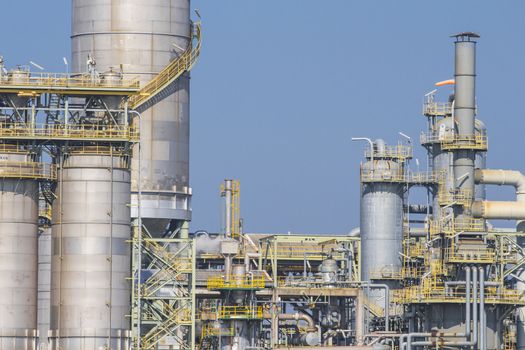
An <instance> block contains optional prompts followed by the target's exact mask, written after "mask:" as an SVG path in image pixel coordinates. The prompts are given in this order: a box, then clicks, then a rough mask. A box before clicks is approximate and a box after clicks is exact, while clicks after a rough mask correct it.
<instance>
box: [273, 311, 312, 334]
mask: <svg viewBox="0 0 525 350" xmlns="http://www.w3.org/2000/svg"><path fill="white" fill-rule="evenodd" d="M263 317H264V318H266V319H271V318H272V315H271V314H269V313H266V312H265V313H264V314H263ZM277 318H278V319H279V320H295V321H301V320H302V321H305V322H306V323H308V328H307V330H308V332H317V327H316V325H315V321H314V319H313V318H312V317H311V316H309V315H307V314H303V313H300V312H296V313H293V314H278V315H277Z"/></svg>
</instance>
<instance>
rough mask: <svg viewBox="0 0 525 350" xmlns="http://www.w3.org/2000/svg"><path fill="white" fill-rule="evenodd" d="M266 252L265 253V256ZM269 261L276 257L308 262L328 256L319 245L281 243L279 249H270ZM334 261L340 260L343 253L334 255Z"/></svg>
mask: <svg viewBox="0 0 525 350" xmlns="http://www.w3.org/2000/svg"><path fill="white" fill-rule="evenodd" d="M264 255H265V252H263V256H264ZM267 256H268V258H269V259H273V258H274V257H275V258H277V259H301V260H302V259H304V257H305V256H306V259H308V260H319V259H324V258H325V257H326V254H323V251H322V247H320V246H319V245H317V244H315V245H310V244H308V243H300V244H299V243H296V244H293V243H279V244H278V246H277V249H274V248H273V247H269V248H268V254H267ZM332 256H333V257H334V259H338V258H340V257H341V256H342V253H337V254H332Z"/></svg>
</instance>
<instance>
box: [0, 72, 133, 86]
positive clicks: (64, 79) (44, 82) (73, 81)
mask: <svg viewBox="0 0 525 350" xmlns="http://www.w3.org/2000/svg"><path fill="white" fill-rule="evenodd" d="M115 74H118V73H115ZM2 87H4V88H5V87H17V88H18V87H21V88H37V89H38V88H44V89H54V88H70V89H74V88H82V89H96V88H113V89H115V88H124V89H131V90H138V88H139V80H138V78H133V79H123V78H122V79H121V78H120V77H119V78H118V79H104V74H102V75H101V76H100V77H93V76H92V75H90V74H66V73H46V72H43V73H40V72H29V71H14V72H9V73H8V74H6V75H4V76H3V78H2V79H1V80H0V89H2Z"/></svg>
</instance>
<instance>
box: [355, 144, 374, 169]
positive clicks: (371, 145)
mask: <svg viewBox="0 0 525 350" xmlns="http://www.w3.org/2000/svg"><path fill="white" fill-rule="evenodd" d="M352 141H366V142H368V143H369V144H370V162H372V163H371V164H372V168H371V169H370V171H371V173H372V174H374V143H373V142H372V140H370V139H369V138H368V137H352Z"/></svg>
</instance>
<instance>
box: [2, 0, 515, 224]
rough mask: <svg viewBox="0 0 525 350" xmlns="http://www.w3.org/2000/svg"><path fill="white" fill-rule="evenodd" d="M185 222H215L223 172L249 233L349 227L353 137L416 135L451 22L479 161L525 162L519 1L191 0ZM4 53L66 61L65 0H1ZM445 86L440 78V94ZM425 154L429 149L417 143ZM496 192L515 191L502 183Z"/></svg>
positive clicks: (356, 158) (447, 68) (448, 44)
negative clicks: (194, 11) (473, 101)
mask: <svg viewBox="0 0 525 350" xmlns="http://www.w3.org/2000/svg"><path fill="white" fill-rule="evenodd" d="M192 6H193V7H195V8H199V9H200V13H201V14H202V16H203V21H204V36H205V37H204V40H205V42H204V50H203V52H202V56H201V58H200V61H199V63H198V65H197V66H196V67H195V68H194V71H193V72H192V95H191V98H192V101H191V108H192V115H191V118H192V125H191V138H192V140H191V185H192V187H193V190H194V197H193V215H194V220H193V223H192V229H193V230H197V229H207V230H210V231H217V230H218V229H219V228H220V222H221V220H220V213H221V210H220V199H219V185H220V183H221V181H222V180H223V179H224V178H235V179H239V180H240V181H241V188H242V200H241V203H242V209H241V211H242V217H243V218H244V219H245V227H246V230H247V231H250V232H287V231H291V232H302V233H345V232H348V231H349V230H350V229H351V228H353V227H355V226H357V225H358V224H359V179H358V176H359V162H360V161H361V159H362V150H363V146H364V145H360V144H355V143H351V142H350V138H351V137H352V136H367V137H372V138H379V137H381V138H385V139H386V140H387V141H389V142H397V140H398V138H399V136H398V132H399V131H402V132H403V133H405V134H408V135H410V136H411V137H412V138H413V140H414V142H415V143H416V144H417V142H418V138H419V132H420V130H423V129H424V128H425V126H426V123H425V122H426V121H425V118H423V117H422V116H421V115H420V111H421V103H422V96H423V95H424V94H425V93H426V92H428V91H430V90H432V89H433V88H434V87H433V84H434V82H436V81H439V80H444V79H448V78H451V77H452V75H453V44H452V42H453V41H452V39H450V38H449V35H450V34H453V33H456V32H460V31H475V32H479V33H480V34H481V36H482V37H481V39H480V41H479V46H478V92H477V96H478V107H479V118H480V119H482V120H483V121H485V123H486V124H487V127H488V131H489V138H490V141H489V144H490V146H489V147H490V151H489V158H488V166H489V167H493V168H513V169H518V170H522V171H525V159H523V158H525V157H524V156H523V153H524V152H523V149H524V143H525V138H524V137H523V135H524V125H525V121H524V120H523V118H524V114H525V110H524V109H522V108H521V107H523V103H522V102H523V101H525V98H524V96H525V87H524V84H523V80H524V76H525V66H524V64H523V63H524V62H525V44H524V40H523V36H524V34H525V21H524V20H523V16H524V13H525V2H523V1H519V0H515V1H457V0H447V1H422V0H413V1H402V0H398V1H387V0H384V1H373V0H361V1H357V0H356V1H351V0H324V1H319V0H316V1H313V0H265V1H262V0H258V1H256V0H235V1H234V0H194V1H193V4H192ZM1 11H2V14H3V16H2V19H3V23H2V29H3V35H2V41H1V44H0V54H1V55H4V56H5V58H6V59H7V63H8V65H10V66H13V65H15V64H17V63H23V64H27V62H28V61H29V60H33V61H36V62H38V63H39V64H41V65H43V66H44V67H45V68H46V69H47V70H54V71H61V70H64V69H65V68H64V66H63V63H62V57H63V56H69V34H70V23H69V22H70V1H69V0H48V1H42V0H19V1H2V4H1ZM447 92H448V91H447V90H446V89H444V90H443V91H442V94H441V96H442V97H445V96H446V93H447ZM416 155H417V157H419V158H420V159H421V164H422V167H423V166H424V165H423V164H424V158H425V156H424V153H423V152H422V149H421V147H418V148H417V151H416ZM489 198H491V199H508V200H511V199H513V198H514V196H513V193H512V190H510V189H504V190H502V189H497V188H496V189H491V190H489Z"/></svg>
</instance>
